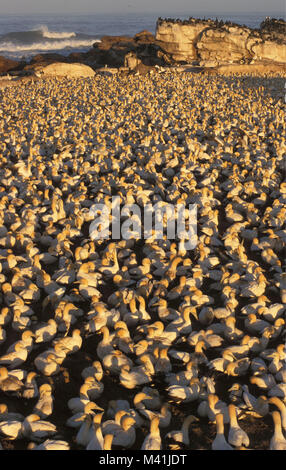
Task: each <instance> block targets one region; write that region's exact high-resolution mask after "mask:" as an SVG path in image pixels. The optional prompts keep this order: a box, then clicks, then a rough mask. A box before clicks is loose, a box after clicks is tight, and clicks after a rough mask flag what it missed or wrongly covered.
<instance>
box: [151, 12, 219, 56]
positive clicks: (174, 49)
mask: <svg viewBox="0 0 286 470" xmlns="http://www.w3.org/2000/svg"><path fill="white" fill-rule="evenodd" d="M212 24H213V22H212V21H201V22H197V21H193V22H190V23H189V24H184V23H183V22H182V23H173V22H167V21H163V22H160V21H158V23H157V31H156V41H157V44H158V45H159V46H160V47H161V48H162V49H163V51H165V52H167V54H169V55H171V57H172V59H173V60H174V61H178V62H191V61H193V60H196V59H198V54H197V49H196V42H197V39H198V37H199V34H200V33H202V31H204V29H206V28H207V27H209V26H211V25H212Z"/></svg>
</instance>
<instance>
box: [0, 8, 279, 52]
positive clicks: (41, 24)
mask: <svg viewBox="0 0 286 470" xmlns="http://www.w3.org/2000/svg"><path fill="white" fill-rule="evenodd" d="M161 16H162V17H165V16H167V17H172V18H177V17H178V16H177V15H176V14H174V15H171V14H170V13H168V14H167V15H162V14H161ZM190 16H193V17H195V18H213V19H215V18H218V19H222V20H224V21H226V20H231V21H233V22H234V23H238V24H245V25H247V26H249V27H251V28H258V27H259V25H260V23H261V22H262V21H263V20H264V19H265V13H253V14H247V15H242V14H236V15H235V14H233V15H231V16H229V15H220V14H215V13H210V14H208V15H206V13H201V14H200V13H197V14H193V13H191V12H190V13H188V14H186V15H180V16H179V18H181V19H187V18H189V17H190ZM268 16H271V17H276V18H281V17H283V13H281V15H277V13H276V14H271V13H268ZM157 18H158V14H138V15H135V14H128V15H127V14H124V15H65V16H63V15H55V16H53V15H29V16H28V15H27V16H25V15H21V16H16V15H2V16H1V17H0V55H4V56H6V57H10V58H17V59H19V58H25V59H26V60H27V59H29V58H31V57H32V56H33V55H35V54H38V53H44V52H54V53H55V52H57V53H59V54H64V55H68V54H69V53H70V52H81V51H86V50H88V49H89V48H90V47H91V46H92V45H93V43H94V42H96V41H100V38H101V37H102V36H104V35H127V36H133V35H134V34H136V33H138V32H140V31H142V30H143V29H147V30H148V31H151V32H152V33H155V29H156V21H157Z"/></svg>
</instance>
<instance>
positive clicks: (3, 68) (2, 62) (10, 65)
mask: <svg viewBox="0 0 286 470" xmlns="http://www.w3.org/2000/svg"><path fill="white" fill-rule="evenodd" d="M20 65H21V63H20V62H18V61H16V60H11V59H6V57H3V56H0V74H6V73H7V72H10V71H11V70H16V69H17V68H19V66H20Z"/></svg>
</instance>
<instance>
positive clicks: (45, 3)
mask: <svg viewBox="0 0 286 470" xmlns="http://www.w3.org/2000/svg"><path fill="white" fill-rule="evenodd" d="M285 1H286V0H271V2H269V0H8V1H7V0H0V12H1V14H7V13H9V14H10V13H11V14H19V15H20V14H42V13H51V14H54V13H58V14H62V13H66V14H70V13H77V14H80V13H81V14H87V13H93V14H96V13H120V14H125V13H137V12H140V13H159V14H162V15H164V14H168V13H173V14H176V13H177V14H178V15H179V14H180V13H187V14H190V15H191V14H192V13H196V12H203V13H204V12H205V13H214V12H216V13H234V12H235V13H247V12H261V13H264V12H265V13H270V12H271V13H275V12H279V13H281V12H285Z"/></svg>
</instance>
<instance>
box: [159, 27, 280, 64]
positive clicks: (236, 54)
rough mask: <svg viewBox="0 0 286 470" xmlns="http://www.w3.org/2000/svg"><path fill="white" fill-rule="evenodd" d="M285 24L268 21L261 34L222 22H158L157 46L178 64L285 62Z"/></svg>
mask: <svg viewBox="0 0 286 470" xmlns="http://www.w3.org/2000/svg"><path fill="white" fill-rule="evenodd" d="M285 25H286V23H285V21H283V20H265V21H264V22H263V23H262V24H261V28H260V29H259V30H252V29H250V28H248V27H246V26H240V25H236V24H232V23H230V22H227V23H223V22H221V21H212V20H197V19H194V18H190V19H189V20H186V21H180V20H170V19H167V20H162V19H161V18H159V20H158V21H157V29H156V40H157V44H158V45H159V46H160V48H161V49H162V50H163V51H164V53H165V54H167V55H168V56H169V60H173V61H175V62H186V63H199V65H202V66H216V65H219V64H231V63H240V64H247V63H251V62H253V61H266V62H269V61H270V62H280V63H285V62H286V41H285Z"/></svg>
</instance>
